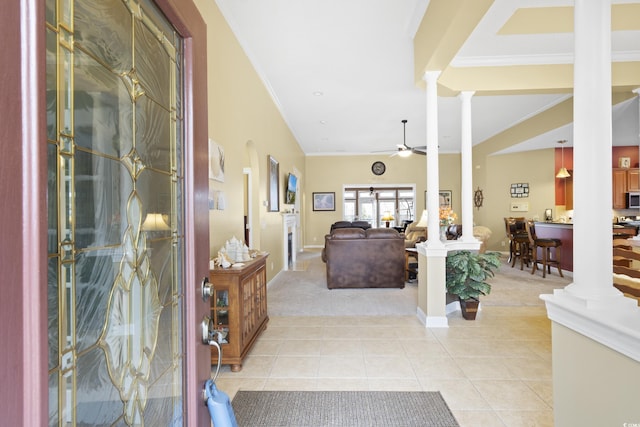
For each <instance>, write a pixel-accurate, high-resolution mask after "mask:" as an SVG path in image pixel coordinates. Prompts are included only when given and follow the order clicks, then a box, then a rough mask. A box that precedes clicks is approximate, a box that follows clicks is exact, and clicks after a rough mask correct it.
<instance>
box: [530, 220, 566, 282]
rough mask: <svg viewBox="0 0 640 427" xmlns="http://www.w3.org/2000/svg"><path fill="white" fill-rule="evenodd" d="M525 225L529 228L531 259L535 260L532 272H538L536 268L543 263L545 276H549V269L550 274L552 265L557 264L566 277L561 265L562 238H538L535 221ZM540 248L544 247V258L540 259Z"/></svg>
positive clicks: (543, 275) (543, 274)
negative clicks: (552, 254) (552, 253)
mask: <svg viewBox="0 0 640 427" xmlns="http://www.w3.org/2000/svg"><path fill="white" fill-rule="evenodd" d="M525 227H526V230H527V235H528V237H529V245H530V247H531V258H532V259H531V261H532V262H533V268H532V269H531V274H534V273H535V272H536V270H537V269H538V263H541V264H542V277H543V278H545V277H547V271H548V272H549V274H551V266H552V265H554V266H556V268H557V269H558V273H559V274H560V277H564V276H563V275H562V268H561V267H560V255H561V254H562V250H561V246H562V240H560V239H545V238H542V239H541V238H538V237H537V236H536V228H535V224H534V223H533V221H527V222H525ZM538 248H540V249H542V260H538ZM551 248H553V249H554V251H553V252H554V255H555V256H554V257H552V256H551Z"/></svg>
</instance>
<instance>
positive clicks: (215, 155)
mask: <svg viewBox="0 0 640 427" xmlns="http://www.w3.org/2000/svg"><path fill="white" fill-rule="evenodd" d="M209 179H213V180H214V181H219V182H224V148H222V147H221V146H220V145H218V144H216V142H215V141H214V140H212V139H211V138H209Z"/></svg>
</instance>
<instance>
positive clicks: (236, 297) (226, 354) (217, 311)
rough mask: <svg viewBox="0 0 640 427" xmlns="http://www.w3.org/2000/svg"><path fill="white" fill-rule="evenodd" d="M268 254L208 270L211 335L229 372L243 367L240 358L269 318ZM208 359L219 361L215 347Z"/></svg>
mask: <svg viewBox="0 0 640 427" xmlns="http://www.w3.org/2000/svg"><path fill="white" fill-rule="evenodd" d="M267 256H268V254H262V255H258V256H256V258H255V259H253V260H251V261H247V262H245V263H242V265H240V264H234V266H232V267H229V268H215V269H213V270H210V271H209V280H210V281H211V283H212V285H213V290H214V294H213V298H212V299H211V318H212V319H213V322H214V325H215V327H214V332H213V337H212V338H213V339H215V340H216V341H218V343H219V344H220V347H221V348H222V363H223V364H225V365H231V371H232V372H238V371H240V370H242V360H243V359H244V358H245V356H246V355H247V353H248V352H249V350H251V347H252V346H253V344H254V343H255V341H256V340H257V338H258V336H259V335H260V333H261V332H262V331H263V330H265V329H266V327H267V322H268V321H269V317H268V316H267V269H266V260H267ZM211 363H212V364H214V363H218V353H217V350H216V349H215V347H212V350H211Z"/></svg>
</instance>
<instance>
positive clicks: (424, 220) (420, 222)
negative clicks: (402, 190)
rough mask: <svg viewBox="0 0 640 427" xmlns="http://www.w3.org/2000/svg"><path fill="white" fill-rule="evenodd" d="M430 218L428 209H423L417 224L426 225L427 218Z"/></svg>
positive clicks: (418, 225) (417, 225)
mask: <svg viewBox="0 0 640 427" xmlns="http://www.w3.org/2000/svg"><path fill="white" fill-rule="evenodd" d="M428 219H429V215H428V214H427V210H426V209H425V210H423V211H422V216H421V217H420V221H418V223H417V224H416V227H426V226H427V220H428Z"/></svg>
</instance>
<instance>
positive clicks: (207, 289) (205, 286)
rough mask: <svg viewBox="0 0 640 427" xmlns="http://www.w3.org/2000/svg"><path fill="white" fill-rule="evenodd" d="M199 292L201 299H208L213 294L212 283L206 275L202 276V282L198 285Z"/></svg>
mask: <svg viewBox="0 0 640 427" xmlns="http://www.w3.org/2000/svg"><path fill="white" fill-rule="evenodd" d="M200 292H201V294H202V300H203V301H209V298H211V297H212V296H213V285H212V284H211V282H209V278H208V277H203V278H202V284H201V285H200Z"/></svg>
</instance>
